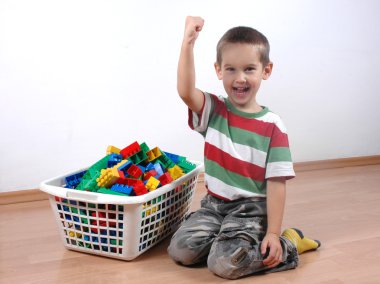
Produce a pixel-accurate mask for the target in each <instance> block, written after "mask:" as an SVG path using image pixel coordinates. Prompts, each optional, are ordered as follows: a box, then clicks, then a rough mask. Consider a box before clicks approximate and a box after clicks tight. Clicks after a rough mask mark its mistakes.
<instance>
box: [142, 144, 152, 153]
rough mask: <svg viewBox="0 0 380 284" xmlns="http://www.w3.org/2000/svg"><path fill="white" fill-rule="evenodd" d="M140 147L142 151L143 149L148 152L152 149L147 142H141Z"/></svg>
mask: <svg viewBox="0 0 380 284" xmlns="http://www.w3.org/2000/svg"><path fill="white" fill-rule="evenodd" d="M140 148H141V151H143V152H144V153H146V152H148V151H149V150H150V149H149V147H148V145H146V143H145V142H143V143H141V144H140Z"/></svg>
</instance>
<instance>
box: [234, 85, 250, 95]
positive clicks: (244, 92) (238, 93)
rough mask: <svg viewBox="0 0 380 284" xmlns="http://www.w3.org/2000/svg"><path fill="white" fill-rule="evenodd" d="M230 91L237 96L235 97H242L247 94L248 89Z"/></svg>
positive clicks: (241, 88) (235, 88)
mask: <svg viewBox="0 0 380 284" xmlns="http://www.w3.org/2000/svg"><path fill="white" fill-rule="evenodd" d="M232 91H233V92H234V93H235V94H236V95H237V96H244V95H246V94H247V93H248V91H249V87H232Z"/></svg>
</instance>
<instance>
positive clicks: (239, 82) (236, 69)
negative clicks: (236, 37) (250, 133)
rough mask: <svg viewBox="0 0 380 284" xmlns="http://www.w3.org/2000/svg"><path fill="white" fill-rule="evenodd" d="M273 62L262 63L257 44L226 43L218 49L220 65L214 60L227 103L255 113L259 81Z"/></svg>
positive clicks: (267, 76)
mask: <svg viewBox="0 0 380 284" xmlns="http://www.w3.org/2000/svg"><path fill="white" fill-rule="evenodd" d="M272 67H273V64H272V63H271V62H270V63H269V64H268V65H267V66H263V64H262V63H261V61H260V53H259V50H258V47H257V46H254V45H252V44H246V43H228V44H226V45H225V46H224V48H223V50H222V62H221V65H219V64H218V63H215V70H216V74H217V76H218V78H219V80H223V85H224V89H225V90H226V92H227V94H228V97H229V99H230V102H231V103H232V104H233V105H234V106H235V107H236V108H237V109H239V110H241V111H244V112H258V111H260V110H261V107H260V106H259V105H258V104H257V102H256V94H257V92H258V90H259V88H260V84H261V81H262V80H266V79H268V78H269V76H270V74H271V72H272Z"/></svg>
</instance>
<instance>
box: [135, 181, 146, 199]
mask: <svg viewBox="0 0 380 284" xmlns="http://www.w3.org/2000/svg"><path fill="white" fill-rule="evenodd" d="M133 192H134V193H135V195H137V196H138V195H143V194H147V193H148V190H147V189H146V187H145V185H144V184H139V185H137V186H134V187H133Z"/></svg>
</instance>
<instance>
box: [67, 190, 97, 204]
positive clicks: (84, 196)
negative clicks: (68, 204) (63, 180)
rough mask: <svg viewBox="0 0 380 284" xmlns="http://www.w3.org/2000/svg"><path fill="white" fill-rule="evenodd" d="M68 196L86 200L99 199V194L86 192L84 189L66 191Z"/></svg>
mask: <svg viewBox="0 0 380 284" xmlns="http://www.w3.org/2000/svg"><path fill="white" fill-rule="evenodd" d="M66 196H67V198H72V199H76V200H79V199H80V200H82V201H85V202H88V201H97V200H98V195H96V194H91V193H89V192H84V191H74V190H73V191H71V190H70V191H67V193H66Z"/></svg>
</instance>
